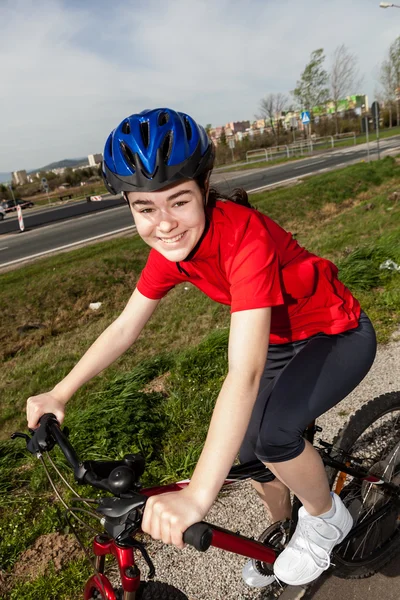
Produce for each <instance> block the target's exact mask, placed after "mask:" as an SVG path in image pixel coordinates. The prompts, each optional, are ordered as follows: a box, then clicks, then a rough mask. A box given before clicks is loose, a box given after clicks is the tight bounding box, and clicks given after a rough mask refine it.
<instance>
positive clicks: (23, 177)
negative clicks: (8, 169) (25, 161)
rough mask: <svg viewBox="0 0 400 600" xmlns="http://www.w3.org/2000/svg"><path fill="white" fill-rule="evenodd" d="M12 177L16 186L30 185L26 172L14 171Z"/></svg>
mask: <svg viewBox="0 0 400 600" xmlns="http://www.w3.org/2000/svg"><path fill="white" fill-rule="evenodd" d="M11 177H12V182H13V184H14V185H24V183H28V175H27V174H26V171H13V172H12V174H11Z"/></svg>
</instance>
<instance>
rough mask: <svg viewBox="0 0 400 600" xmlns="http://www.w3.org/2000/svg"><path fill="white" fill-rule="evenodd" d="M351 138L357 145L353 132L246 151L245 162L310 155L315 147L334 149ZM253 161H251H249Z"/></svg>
mask: <svg viewBox="0 0 400 600" xmlns="http://www.w3.org/2000/svg"><path fill="white" fill-rule="evenodd" d="M348 138H353V139H354V145H355V144H356V143H357V140H356V134H355V132H354V131H352V132H350V133H339V134H337V136H333V135H327V136H325V137H309V138H306V139H302V140H299V141H297V142H293V143H292V144H289V145H286V144H281V145H280V146H272V147H268V148H256V149H255V150H248V151H247V152H246V162H253V161H254V159H255V158H256V157H262V158H264V160H265V161H269V160H272V159H273V158H276V157H278V156H286V157H287V158H290V157H291V156H297V155H299V154H300V155H301V156H303V155H304V154H312V153H313V151H314V149H315V148H316V147H317V146H326V145H330V147H331V148H334V147H335V143H340V142H341V141H343V140H345V139H348ZM250 159H253V161H250Z"/></svg>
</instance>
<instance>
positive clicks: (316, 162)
mask: <svg viewBox="0 0 400 600" xmlns="http://www.w3.org/2000/svg"><path fill="white" fill-rule="evenodd" d="M323 162H326V158H324V160H316V161H314V162H313V164H312V165H311V166H314V165H319V163H323ZM305 168H307V166H304V165H301V166H300V167H294V168H293V170H294V171H296V170H297V169H305Z"/></svg>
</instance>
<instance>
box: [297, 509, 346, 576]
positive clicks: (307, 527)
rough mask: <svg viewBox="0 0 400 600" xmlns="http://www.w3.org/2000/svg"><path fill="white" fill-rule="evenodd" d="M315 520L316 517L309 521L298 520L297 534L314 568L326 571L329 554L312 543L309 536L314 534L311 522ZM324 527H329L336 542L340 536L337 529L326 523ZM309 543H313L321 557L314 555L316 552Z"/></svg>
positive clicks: (329, 561) (329, 559)
mask: <svg viewBox="0 0 400 600" xmlns="http://www.w3.org/2000/svg"><path fill="white" fill-rule="evenodd" d="M315 519H316V517H312V518H310V519H307V517H303V518H302V519H299V522H298V525H297V526H298V528H299V530H300V531H299V532H300V534H301V537H302V541H303V543H304V545H305V547H306V549H307V551H308V552H309V554H310V556H311V558H312V559H313V561H314V563H315V564H316V566H317V567H318V568H320V569H324V570H326V569H329V567H330V565H331V557H330V554H329V553H328V552H327V551H326V550H325V548H323V547H322V546H319V545H318V543H317V542H315V541H313V540H312V537H311V536H310V533H314V534H315V533H316V531H315V529H314V527H313V526H312V522H313V521H315ZM325 525H329V527H330V528H331V529H332V530H333V531H334V533H335V537H336V541H337V540H338V539H339V538H340V535H341V533H340V531H339V529H338V528H337V527H336V526H335V525H333V524H332V523H326V521H325ZM311 542H313V543H314V544H315V545H316V546H318V548H319V551H320V552H321V553H322V556H320V555H319V554H317V553H316V551H315V550H314V548H313V547H312V543H311Z"/></svg>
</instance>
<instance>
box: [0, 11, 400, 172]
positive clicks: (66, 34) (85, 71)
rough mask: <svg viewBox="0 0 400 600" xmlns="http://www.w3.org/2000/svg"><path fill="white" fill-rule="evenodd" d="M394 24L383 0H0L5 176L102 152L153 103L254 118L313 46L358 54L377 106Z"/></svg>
mask: <svg viewBox="0 0 400 600" xmlns="http://www.w3.org/2000/svg"><path fill="white" fill-rule="evenodd" d="M399 27H400V9H396V8H390V9H386V10H383V9H381V8H379V1H377V0H247V1H246V2H244V1H243V0H108V1H105V0H0V32H1V33H0V172H9V171H14V170H19V169H27V170H30V169H34V168H38V167H40V166H44V165H45V164H48V163H50V162H53V161H58V160H62V159H64V158H75V157H81V156H85V155H87V154H93V153H97V152H102V150H103V147H104V143H105V140H106V138H107V136H108V134H109V133H110V131H111V130H112V129H114V128H115V127H116V126H117V125H118V124H119V123H120V122H121V121H122V120H123V119H124V118H125V117H126V116H128V115H130V114H132V113H135V112H140V111H141V110H144V109H146V108H156V107H158V106H167V107H170V108H174V109H176V110H181V111H183V112H187V113H188V114H190V115H191V116H193V117H194V118H195V119H196V120H197V121H198V122H199V123H200V124H202V125H206V124H209V123H211V124H212V125H213V126H216V125H223V124H225V123H227V122H229V121H241V120H247V119H254V118H255V116H256V115H257V114H259V104H260V101H261V99H262V98H263V97H265V96H266V95H267V94H268V93H272V92H273V93H276V92H282V93H288V94H289V92H290V90H293V88H294V87H295V85H296V81H297V80H298V79H299V77H300V75H301V72H302V71H303V69H304V67H305V66H306V64H307V62H308V61H309V58H310V54H311V52H312V51H313V50H316V49H317V48H323V49H324V51H325V54H326V64H325V66H326V68H327V69H329V65H330V61H331V57H332V55H333V52H334V50H335V48H336V47H337V46H339V45H341V44H345V45H346V46H347V48H348V49H349V50H350V51H351V52H352V53H353V54H355V55H356V56H357V57H358V61H359V67H360V73H361V75H362V76H363V85H362V86H361V88H362V89H359V90H354V91H355V92H357V93H367V94H368V97H369V101H370V103H371V102H372V101H373V99H374V98H373V96H374V93H375V91H376V89H377V86H378V83H377V78H378V72H379V66H380V64H381V62H382V60H384V59H385V57H386V54H387V52H388V49H389V46H390V44H391V43H392V42H393V41H394V40H395V39H396V37H397V36H398V35H399V31H400V30H399Z"/></svg>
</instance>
